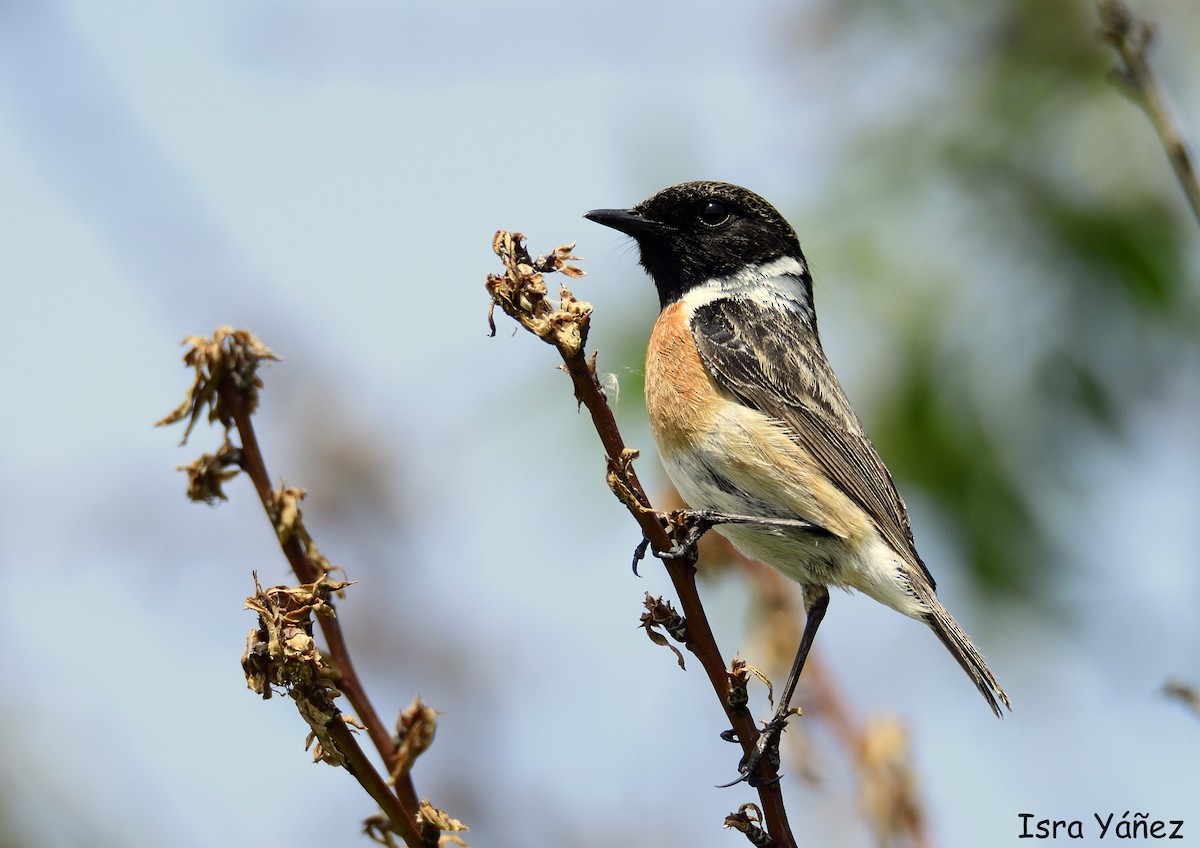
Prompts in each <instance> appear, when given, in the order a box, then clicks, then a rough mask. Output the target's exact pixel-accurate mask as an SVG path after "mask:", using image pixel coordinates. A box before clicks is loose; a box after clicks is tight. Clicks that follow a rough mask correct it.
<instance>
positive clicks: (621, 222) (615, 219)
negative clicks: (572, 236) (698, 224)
mask: <svg viewBox="0 0 1200 848" xmlns="http://www.w3.org/2000/svg"><path fill="white" fill-rule="evenodd" d="M583 217H585V218H587V219H588V220H589V221H595V222H596V223H597V224H603V225H604V226H606V227H612V228H613V229H614V230H616V231H617V232H621V233H625V235H627V236H633V237H634V238H637V237H638V236H648V235H655V234H658V233H662V232H665V231H667V230H669V229H671V228H670V227H669V226H667V225H666V224H662V223H659V222H658V221H651V220H650V219H649V218H645V217H643V216H642V215H641V214H640V213H639V212H637V211H635V210H633V209H593V210H592V211H591V212H585V213H584V215H583Z"/></svg>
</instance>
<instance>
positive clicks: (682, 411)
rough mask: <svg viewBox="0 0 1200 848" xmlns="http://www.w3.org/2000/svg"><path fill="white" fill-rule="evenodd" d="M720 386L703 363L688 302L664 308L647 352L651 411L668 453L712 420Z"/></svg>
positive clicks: (653, 425)
mask: <svg viewBox="0 0 1200 848" xmlns="http://www.w3.org/2000/svg"><path fill="white" fill-rule="evenodd" d="M721 401H722V397H721V392H720V389H719V388H718V387H717V385H716V383H714V382H713V379H712V377H711V376H710V375H709V373H708V369H706V368H705V367H704V363H703V362H701V361H700V354H698V353H697V352H696V344H695V342H694V341H693V340H692V331H691V329H690V328H689V327H688V322H687V318H686V314H685V313H684V311H683V306H682V305H681V304H679V303H673V304H671V305H670V306H668V307H667V308H666V309H664V310H663V311H662V313H661V314H660V315H659V316H658V321H657V322H656V323H655V325H654V331H653V332H652V333H651V334H650V345H649V347H648V348H647V350H646V411H647V413H648V414H649V416H650V429H651V430H652V431H653V432H654V440H655V441H656V442H657V443H658V449H659V451H660V452H661V453H663V454H670V453H672V452H673V451H676V450H680V449H684V448H688V447H691V446H692V445H693V444H694V443H695V441H696V439H697V438H698V437H699V436H700V435H701V434H703V433H705V432H707V431H708V430H709V428H710V426H711V424H712V413H713V411H714V409H715V407H716V405H717V404H719V403H720V402H721Z"/></svg>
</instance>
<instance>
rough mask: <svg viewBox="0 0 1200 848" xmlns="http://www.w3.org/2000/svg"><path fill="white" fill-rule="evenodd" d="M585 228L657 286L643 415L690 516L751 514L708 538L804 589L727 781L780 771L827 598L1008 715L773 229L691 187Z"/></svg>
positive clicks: (747, 198) (763, 206)
mask: <svg viewBox="0 0 1200 848" xmlns="http://www.w3.org/2000/svg"><path fill="white" fill-rule="evenodd" d="M584 217H586V218H589V219H590V220H592V221H595V222H597V223H599V224H603V225H605V226H607V227H612V228H613V229H615V230H618V231H620V232H622V233H625V234H627V235H629V236H632V237H633V238H634V239H635V240H636V242H637V245H638V248H639V251H640V253H641V264H642V265H643V266H644V267H645V269H646V270H647V272H649V274H650V276H651V277H652V278H653V279H654V285H655V287H656V288H657V289H658V298H659V303H660V305H661V307H662V311H661V312H660V314H659V316H658V321H657V322H656V323H655V325H654V330H653V333H652V334H651V336H650V345H649V348H648V349H647V351H646V409H647V412H648V414H649V417H650V427H651V430H652V431H653V433H654V439H655V441H656V442H657V443H658V449H659V453H660V455H661V457H662V462H663V464H664V466H665V467H666V470H667V473H668V475H670V478H671V480H672V481H673V482H674V484H675V486H676V488H677V489H678V490H679V493H680V495H682V496H683V498H684V500H685V501H687V503H688V504H689V506H691V507H692V508H693V509H695V510H706V511H711V512H716V513H728V514H734V515H740V516H749V517H751V518H752V519H753V520H749V521H747V520H741V521H739V522H737V523H726V524H722V525H720V526H718V528H717V529H718V532H720V533H721V534H722V535H724V536H726V537H727V538H728V539H729V540H730V541H731V542H732V543H733V544H734V546H735V547H736V548H737V549H738V550H739V551H741V552H742V553H743V554H745V555H746V556H748V557H750V558H752V559H756V560H760V561H762V562H764V563H766V564H767V565H770V566H772V567H774V568H776V569H778V570H779V571H780V572H782V573H783V574H785V575H786V576H788V577H790V578H792V579H793V580H796V581H797V582H799V583H800V584H801V586H802V588H803V597H804V606H805V610H806V614H807V620H806V622H805V627H804V634H803V637H802V639H801V643H800V648H799V651H798V652H797V655H796V660H795V663H794V664H793V667H792V670H791V673H790V674H789V678H788V682H787V685H785V687H784V691H783V693H782V694H783V697H782V698H781V702H780V705H779V709H778V710H777V712H776V713H775V716H774V718H772V720H771V721H770V722H769V723H768V724H767V727H766V729H765V731H764V732H763V733H762V734H761V735H760V737H759V741H758V745H757V748H756V749H755V752H754V755H753V756H751V757H747V758H744V759H743V762H742V763H741V765H740V766H739V771H740V772H741V777H740V778H739V780H742V779H749V780H750V782H751V783H756V782H759V778H758V768H759V765H760V762H761V760H762V759H763V756H764V755H765V754H767V753H768V752H769V756H770V759H772V760H774V761H777V760H778V743H779V734H780V732H782V730H783V727H784V725H785V724H786V722H787V718H788V716H789V714H790V706H789V702H790V700H791V696H792V694H793V690H794V689H795V685H796V681H797V680H798V678H799V676H800V672H801V670H802V669H803V666H804V660H805V657H806V656H807V654H808V650H809V648H810V647H811V645H812V641H813V637H814V636H815V635H816V631H817V628H818V627H819V626H820V623H821V619H822V618H823V617H824V614H825V609H826V607H827V605H828V603H829V591H828V588H827V587H829V586H837V587H841V588H843V589H857V590H858V591H860V592H863V593H864V594H866V595H869V596H870V597H872V598H874V599H875V600H877V601H879V602H880V603H882V604H886V605H887V606H889V607H891V608H892V609H894V610H897V611H898V612H901V613H904V614H905V615H907V616H909V617H910V618H915V619H918V620H920V621H923V622H925V623H926V624H928V625H929V627H930V628H931V629H932V630H933V632H934V633H936V634H937V637H938V638H939V639H940V640H941V641H942V643H943V644H944V645H945V646H946V647H947V648H948V649H949V651H950V653H951V654H953V655H954V658H955V659H956V660H958V663H959V665H961V666H962V668H963V670H965V671H966V673H967V674H968V675H969V676H970V678H971V680H972V681H973V682H974V683H975V686H976V688H978V689H979V692H980V693H981V694H982V695H983V697H984V699H985V700H986V701H987V703H988V706H990V707H991V708H992V711H993V712H995V713H996V715H997V716H999V715H1001V712H1000V703H1003V704H1004V705H1005V706H1006V707H1009V708H1010V709H1011V706H1010V704H1009V700H1008V696H1007V695H1006V694H1005V693H1004V690H1003V689H1002V688H1001V687H1000V684H999V683H998V682H997V680H996V677H995V675H993V674H992V671H991V669H989V668H988V666H987V663H986V662H984V659H983V656H982V655H981V654H980V653H979V651H978V650H977V649H976V648H975V646H974V645H973V644H972V643H971V640H970V639H969V638H968V637H967V634H966V633H964V632H963V630H962V628H961V627H959V626H958V623H957V622H956V621H955V620H954V618H953V617H951V615H950V613H949V612H947V611H946V608H945V607H944V606H942V604H941V602H940V601H939V600H938V598H937V595H936V594H935V592H934V580H933V575H931V574H930V573H929V569H927V568H926V567H925V564H924V563H923V562H922V561H921V557H920V555H919V554H918V553H917V548H916V545H915V544H914V542H913V535H912V529H911V527H910V525H909V520H908V512H907V510H906V509H905V507H904V502H903V501H902V500H901V499H900V495H899V493H897V491H896V486H895V484H894V483H893V482H892V477H891V475H890V474H889V473H888V470H887V468H886V467H885V466H884V464H883V461H882V460H881V459H880V458H879V454H878V453H877V452H876V451H875V447H874V446H873V445H872V444H871V440H870V439H869V438H868V437H867V434H866V431H865V430H864V429H863V426H862V422H860V421H859V419H858V416H857V415H856V414H855V412H854V409H853V408H852V407H851V406H850V402H849V401H848V400H846V395H845V393H844V392H843V391H842V387H841V385H840V384H839V383H838V380H837V377H835V376H834V373H833V370H832V368H830V366H829V362H828V361H827V360H826V358H825V353H824V351H823V350H822V349H821V340H820V337H819V336H818V334H817V315H816V311H815V309H814V306H813V290H812V277H811V275H810V274H809V270H808V264H807V263H806V262H805V259H804V254H803V253H802V252H801V250H800V242H799V241H798V240H797V238H796V233H795V231H794V230H793V229H792V227H791V226H790V225H789V224H788V222H787V221H786V220H784V218H783V216H782V215H780V214H779V212H778V211H776V210H775V208H774V207H773V206H771V205H770V204H769V203H767V201H765V200H763V199H762V198H761V197H759V196H758V195H757V194H754V193H753V192H751V191H748V190H747V189H744V188H740V187H739V186H735V185H730V184H728V183H719V182H690V183H683V184H681V185H676V186H672V187H670V188H667V189H663V190H662V191H660V192H659V193H658V194H656V195H654V196H653V197H651V198H649V199H647V200H645V201H643V202H642V203H639V204H638V205H637V206H635V207H633V208H632V209H597V210H593V211H591V212H588V213H587V214H586V215H585V216H584ZM735 782H737V781H735Z"/></svg>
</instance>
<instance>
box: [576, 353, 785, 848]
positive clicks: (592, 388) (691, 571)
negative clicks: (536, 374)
mask: <svg viewBox="0 0 1200 848" xmlns="http://www.w3.org/2000/svg"><path fill="white" fill-rule="evenodd" d="M555 347H556V349H558V350H559V353H560V354H561V355H562V357H563V364H564V366H565V370H566V372H567V374H568V375H569V376H570V377H571V381H572V383H574V385H575V397H576V398H577V399H578V400H579V402H580V403H582V404H583V405H584V406H586V407H587V410H588V413H589V414H590V415H591V417H592V423H593V424H594V425H595V427H596V432H597V433H598V434H599V436H600V442H601V444H602V445H603V446H604V451H605V453H606V454H607V455H608V461H609V466H610V468H613V469H617V468H620V469H622V473H623V475H624V480H625V482H626V483H627V484H628V485H629V488H630V490H631V492H632V493H633V495H634V496H635V498H636V499H637V502H638V503H639V504H640V505H641V507H642V508H641V509H635V508H634V506H633V505H631V504H626V506H627V507H628V508H629V511H630V514H632V515H633V517H634V519H636V520H637V522H638V525H639V526H640V527H641V528H642V532H643V533H644V534H645V536H646V538H647V539H649V540H650V545H651V547H652V548H653V549H654V550H655V551H657V552H661V551H668V550H670V549H671V547H672V541H671V538H670V537H669V536H668V535H667V531H666V529H665V528H664V527H663V524H662V522H661V521H660V520H659V515H660V513H658V512H656V511H654V510H652V509H651V508H650V499H649V498H648V497H647V496H646V492H645V490H644V489H643V488H642V486H641V483H640V482H639V481H638V479H637V475H636V474H635V473H634V471H633V468H632V467H631V466H630V465H629V463H628V461H627V459H626V458H627V454H626V448H625V441H624V439H623V438H622V437H621V433H620V430H619V429H618V428H617V422H616V419H615V418H614V417H613V414H612V409H611V408H610V407H609V405H608V401H607V400H606V399H605V397H604V393H603V391H602V390H601V388H600V384H599V383H598V382H597V381H596V376H595V373H594V371H593V369H592V368H591V367H590V366H589V364H588V362H587V360H586V358H585V357H584V354H583V352H582V350H581V351H579V352H578V353H574V354H568V353H565V352H564V351H563V350H562V349H561V348H560V347H558V346H557V345H556V346H555ZM663 565H664V566H665V567H666V570H667V575H668V576H669V577H670V578H671V583H672V585H674V587H675V591H676V593H677V594H678V596H679V605H680V607H682V609H683V615H684V617H685V618H686V619H687V629H688V642H687V648H688V650H689V651H691V653H692V654H694V655H695V656H696V658H697V659H698V660H699V661H700V664H701V666H703V668H704V671H705V673H706V674H707V675H708V679H709V682H710V683H711V684H712V687H713V690H714V691H715V692H716V694H717V698H718V700H719V701H720V702H721V707H722V709H724V710H725V715H726V717H727V718H728V720H729V723H730V725H731V726H732V727H733V729H734V731H735V732H736V733H737V738H738V740H739V741H740V742H741V745H742V749H743V751H744V752H745V753H746V754H749V753H750V752H751V751H753V750H754V745H755V743H756V742H757V741H758V728H757V727H756V726H755V723H754V717H753V716H752V715H751V714H750V711H749V710H748V709H747V708H746V707H734V706H731V705H730V703H729V675H728V673H727V671H726V667H725V661H724V659H723V658H722V656H721V651H720V649H719V648H718V647H717V641H716V638H715V637H714V636H713V632H712V627H711V626H710V625H709V623H708V616H707V615H706V614H705V612H704V606H703V604H702V603H701V601H700V594H699V592H698V591H697V588H696V566H695V563H694V562H690V561H687V560H663ZM771 776H772V775H768V778H769V777H771ZM758 795H759V800H760V802H761V806H762V810H763V818H764V820H765V821H766V824H767V830H768V832H769V833H770V834H771V837H772V838H773V839H774V842H775V844H776V845H778V846H780V848H784V847H785V846H788V848H795V845H796V840H795V837H794V836H793V835H792V831H791V827H790V825H789V824H788V818H787V809H786V808H785V806H784V803H783V793H782V792H781V791H780V787H779V783H778V782H774V783H769V784H767V785H764V786H760V787H759V788H758Z"/></svg>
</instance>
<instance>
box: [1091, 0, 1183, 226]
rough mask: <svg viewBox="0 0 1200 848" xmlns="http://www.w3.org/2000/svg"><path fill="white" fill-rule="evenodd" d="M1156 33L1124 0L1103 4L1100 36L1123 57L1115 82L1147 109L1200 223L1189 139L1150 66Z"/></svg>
mask: <svg viewBox="0 0 1200 848" xmlns="http://www.w3.org/2000/svg"><path fill="white" fill-rule="evenodd" d="M1154 33H1155V30H1154V26H1153V24H1150V23H1148V22H1147V21H1145V20H1142V19H1141V18H1138V17H1135V16H1134V14H1133V13H1132V12H1130V11H1129V7H1128V6H1126V5H1125V3H1124V2H1122V0H1104V2H1102V3H1101V4H1100V29H1099V32H1098V33H1097V35H1098V37H1099V38H1100V40H1101V41H1103V42H1104V43H1106V44H1109V45H1111V46H1112V48H1113V49H1114V50H1116V51H1117V54H1118V55H1119V56H1120V57H1121V66H1120V67H1119V68H1116V69H1115V70H1114V71H1113V74H1112V78H1113V81H1114V82H1115V83H1116V84H1117V86H1118V88H1120V89H1121V91H1123V92H1124V93H1125V94H1126V95H1128V96H1129V98H1130V99H1131V100H1133V102H1134V103H1136V104H1138V105H1139V106H1141V107H1142V109H1143V110H1145V112H1146V116H1147V117H1148V118H1149V119H1150V123H1151V124H1153V126H1154V131H1155V132H1156V133H1158V138H1159V140H1160V141H1161V142H1162V145H1163V148H1164V149H1165V150H1166V152H1167V159H1168V160H1169V161H1170V163H1171V167H1172V168H1173V169H1174V170H1175V178H1176V179H1177V180H1178V181H1179V186H1180V188H1182V189H1183V193H1184V195H1185V196H1186V197H1187V200H1188V203H1189V204H1190V205H1191V207H1192V214H1193V215H1195V216H1196V221H1197V223H1200V181H1197V179H1196V168H1195V166H1194V165H1193V164H1192V155H1191V152H1190V151H1189V149H1188V144H1187V139H1186V138H1184V136H1183V133H1182V131H1180V129H1179V126H1178V124H1177V123H1176V122H1175V118H1174V117H1173V116H1172V114H1171V108H1170V106H1169V105H1168V103H1167V95H1166V92H1165V91H1163V88H1162V86H1161V85H1160V84H1159V81H1158V75H1157V74H1155V73H1154V68H1152V67H1151V66H1150V43H1151V42H1152V41H1153V40H1154Z"/></svg>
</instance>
